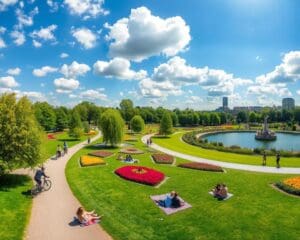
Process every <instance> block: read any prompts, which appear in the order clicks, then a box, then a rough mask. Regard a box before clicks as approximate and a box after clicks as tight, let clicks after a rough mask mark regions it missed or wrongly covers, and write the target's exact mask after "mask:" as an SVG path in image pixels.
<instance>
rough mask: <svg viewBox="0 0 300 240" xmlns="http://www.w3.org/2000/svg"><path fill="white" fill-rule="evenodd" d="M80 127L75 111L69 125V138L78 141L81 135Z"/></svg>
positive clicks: (78, 117)
mask: <svg viewBox="0 0 300 240" xmlns="http://www.w3.org/2000/svg"><path fill="white" fill-rule="evenodd" d="M82 127H83V126H82V122H81V119H80V116H79V114H78V112H77V111H76V110H73V111H72V113H71V119H70V123H69V136H70V137H74V138H76V139H79V138H80V137H81V136H82V134H83V130H82Z"/></svg>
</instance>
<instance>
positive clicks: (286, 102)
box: [282, 98, 295, 110]
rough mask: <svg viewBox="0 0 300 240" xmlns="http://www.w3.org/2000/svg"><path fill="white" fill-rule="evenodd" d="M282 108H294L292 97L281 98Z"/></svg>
mask: <svg viewBox="0 0 300 240" xmlns="http://www.w3.org/2000/svg"><path fill="white" fill-rule="evenodd" d="M282 109H284V110H294V109H295V99H294V98H283V99H282Z"/></svg>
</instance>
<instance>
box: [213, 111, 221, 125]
mask: <svg viewBox="0 0 300 240" xmlns="http://www.w3.org/2000/svg"><path fill="white" fill-rule="evenodd" d="M220 123H221V119H220V117H219V115H218V114H217V113H214V112H213V113H211V114H210V124H211V125H213V126H217V125H220Z"/></svg>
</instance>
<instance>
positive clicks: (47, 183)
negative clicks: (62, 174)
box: [31, 177, 52, 197]
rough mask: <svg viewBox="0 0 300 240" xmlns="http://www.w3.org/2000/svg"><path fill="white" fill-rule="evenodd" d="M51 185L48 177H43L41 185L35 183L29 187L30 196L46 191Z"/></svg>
mask: <svg viewBox="0 0 300 240" xmlns="http://www.w3.org/2000/svg"><path fill="white" fill-rule="evenodd" d="M51 186H52V182H51V181H50V180H49V179H48V178H45V177H44V180H43V182H42V185H41V186H39V185H38V184H36V185H35V186H34V187H33V188H32V189H31V196H32V197H35V196H36V195H38V194H39V193H41V192H44V191H48V190H49V189H50V188H51Z"/></svg>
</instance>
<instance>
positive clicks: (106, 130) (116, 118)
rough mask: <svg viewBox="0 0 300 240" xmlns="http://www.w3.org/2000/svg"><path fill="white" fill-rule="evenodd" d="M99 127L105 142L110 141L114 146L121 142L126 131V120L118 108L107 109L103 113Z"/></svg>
mask: <svg viewBox="0 0 300 240" xmlns="http://www.w3.org/2000/svg"><path fill="white" fill-rule="evenodd" d="M99 127H100V129H101V132H102V134H103V141H104V142H105V143H110V144H111V145H112V146H115V145H117V144H118V143H121V141H122V138H123V133H124V121H123V119H122V117H121V115H120V113H119V112H118V111H117V110H114V109H108V110H106V111H105V112H104V113H103V114H102V115H101V118H100V126H99Z"/></svg>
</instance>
